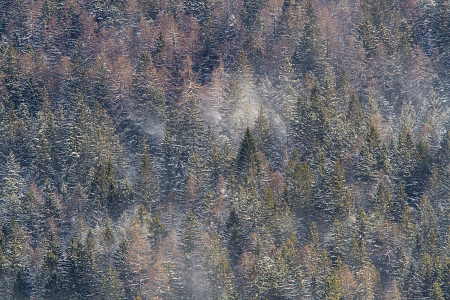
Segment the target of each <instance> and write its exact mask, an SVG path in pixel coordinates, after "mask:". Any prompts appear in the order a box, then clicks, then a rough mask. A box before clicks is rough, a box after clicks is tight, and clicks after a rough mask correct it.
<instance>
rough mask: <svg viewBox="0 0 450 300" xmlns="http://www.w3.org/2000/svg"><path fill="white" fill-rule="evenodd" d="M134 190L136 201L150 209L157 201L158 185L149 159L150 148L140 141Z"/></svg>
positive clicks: (143, 141) (145, 142)
mask: <svg viewBox="0 0 450 300" xmlns="http://www.w3.org/2000/svg"><path fill="white" fill-rule="evenodd" d="M134 190H135V192H136V194H137V197H138V201H139V202H140V203H142V204H144V205H147V206H148V207H152V206H154V205H155V204H157V203H158V201H159V184H158V179H157V177H156V172H155V169H154V168H153V163H152V159H151V157H150V148H149V147H148V145H147V141H146V140H145V139H143V140H142V141H141V154H140V168H139V171H138V174H137V179H136V185H135V187H134Z"/></svg>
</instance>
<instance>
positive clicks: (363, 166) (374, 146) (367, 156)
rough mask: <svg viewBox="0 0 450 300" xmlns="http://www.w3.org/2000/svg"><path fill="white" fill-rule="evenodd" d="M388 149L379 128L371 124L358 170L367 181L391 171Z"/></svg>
mask: <svg viewBox="0 0 450 300" xmlns="http://www.w3.org/2000/svg"><path fill="white" fill-rule="evenodd" d="M388 168H389V157H388V153H387V148H386V145H385V144H384V142H383V141H382V140H381V137H380V133H379V132H378V129H377V127H376V126H375V124H373V123H372V122H371V123H369V127H368V129H367V132H366V135H365V139H364V144H363V146H362V149H361V152H360V162H359V166H358V169H359V170H360V174H361V177H362V179H364V180H365V181H370V180H375V179H376V178H378V177H379V173H380V172H384V173H386V172H387V171H388V170H389V169H388Z"/></svg>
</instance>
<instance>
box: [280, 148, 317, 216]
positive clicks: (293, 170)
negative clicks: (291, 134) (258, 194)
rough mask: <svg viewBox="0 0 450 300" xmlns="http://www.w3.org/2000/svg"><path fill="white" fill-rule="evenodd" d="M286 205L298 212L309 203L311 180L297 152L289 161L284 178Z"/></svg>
mask: <svg viewBox="0 0 450 300" xmlns="http://www.w3.org/2000/svg"><path fill="white" fill-rule="evenodd" d="M284 182H285V193H286V198H287V199H286V200H287V203H288V204H289V205H290V207H291V209H292V210H293V211H294V212H300V211H301V210H302V209H304V208H306V207H308V206H309V205H310V203H311V200H312V199H311V197H312V195H311V193H312V184H313V178H312V174H311V169H310V167H309V166H308V163H307V162H302V161H301V159H300V154H299V152H298V151H297V150H295V151H294V154H293V155H292V157H291V158H290V160H289V164H288V167H287V169H286V171H285V176H284Z"/></svg>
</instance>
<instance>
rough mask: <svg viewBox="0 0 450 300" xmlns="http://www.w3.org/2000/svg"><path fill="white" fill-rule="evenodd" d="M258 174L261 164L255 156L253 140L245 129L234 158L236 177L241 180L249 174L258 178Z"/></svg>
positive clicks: (249, 132) (248, 130)
mask: <svg viewBox="0 0 450 300" xmlns="http://www.w3.org/2000/svg"><path fill="white" fill-rule="evenodd" d="M260 172H261V162H260V160H259V157H258V155H257V148H256V144H255V140H254V138H253V135H252V133H251V131H250V129H249V128H248V127H247V130H246V131H245V135H244V139H243V140H242V142H241V146H240V147H239V151H238V153H237V157H236V164H235V173H236V177H237V178H242V176H246V175H249V174H253V175H256V176H259V175H260Z"/></svg>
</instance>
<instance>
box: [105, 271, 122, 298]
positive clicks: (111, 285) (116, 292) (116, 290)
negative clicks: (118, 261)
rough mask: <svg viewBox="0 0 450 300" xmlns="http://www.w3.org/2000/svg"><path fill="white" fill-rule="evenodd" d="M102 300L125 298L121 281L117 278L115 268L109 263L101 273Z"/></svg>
mask: <svg viewBox="0 0 450 300" xmlns="http://www.w3.org/2000/svg"><path fill="white" fill-rule="evenodd" d="M99 299H102V300H123V299H125V293H124V291H123V287H122V283H121V282H120V280H119V277H118V274H117V271H116V269H114V268H112V267H111V265H109V266H108V268H107V269H106V272H105V274H104V275H103V280H102V286H101V296H100V298H99Z"/></svg>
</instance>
